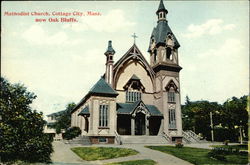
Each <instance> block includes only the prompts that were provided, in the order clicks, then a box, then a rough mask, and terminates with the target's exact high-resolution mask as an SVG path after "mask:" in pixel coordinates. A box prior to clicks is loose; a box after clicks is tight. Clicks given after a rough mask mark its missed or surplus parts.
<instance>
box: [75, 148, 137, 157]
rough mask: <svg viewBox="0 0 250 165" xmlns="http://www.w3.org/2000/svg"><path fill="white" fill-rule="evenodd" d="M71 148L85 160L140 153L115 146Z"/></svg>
mask: <svg viewBox="0 0 250 165" xmlns="http://www.w3.org/2000/svg"><path fill="white" fill-rule="evenodd" d="M71 150H72V151H73V152H75V153H76V154H77V155H78V156H79V157H81V158H82V159H83V160H105V159H113V158H118V157H124V156H130V155H136V154H138V152H137V151H135V150H132V149H128V148H115V147H75V148H71Z"/></svg>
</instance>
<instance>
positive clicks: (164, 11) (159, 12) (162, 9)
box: [156, 0, 168, 21]
mask: <svg viewBox="0 0 250 165" xmlns="http://www.w3.org/2000/svg"><path fill="white" fill-rule="evenodd" d="M156 14H157V15H158V21H161V20H166V15H167V14H168V10H167V9H166V8H165V6H164V3H163V0H160V4H159V7H158V10H157V11H156Z"/></svg>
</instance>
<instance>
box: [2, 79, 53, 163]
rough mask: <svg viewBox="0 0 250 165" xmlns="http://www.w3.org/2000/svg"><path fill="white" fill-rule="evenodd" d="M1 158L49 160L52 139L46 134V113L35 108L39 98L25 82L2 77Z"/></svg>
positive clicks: (11, 159) (8, 159)
mask: <svg viewBox="0 0 250 165" xmlns="http://www.w3.org/2000/svg"><path fill="white" fill-rule="evenodd" d="M0 84H1V87H0V88H1V90H0V109H1V111H0V135H1V136H0V157H1V160H2V161H4V162H6V161H14V160H23V161H28V162H49V161H50V154H51V153H52V152H53V149H52V144H51V143H52V138H51V137H49V136H48V135H46V134H44V133H43V127H44V124H45V121H44V120H43V117H42V113H41V112H40V113H38V112H37V111H35V110H32V109H31V107H30V104H31V103H32V101H33V100H34V99H35V98H36V96H35V95H34V93H31V92H28V91H27V88H26V87H24V86H23V85H21V84H14V85H13V84H10V83H9V82H8V81H7V80H5V79H4V78H2V77H1V79H0Z"/></svg>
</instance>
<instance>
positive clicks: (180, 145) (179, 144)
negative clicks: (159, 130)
mask: <svg viewBox="0 0 250 165" xmlns="http://www.w3.org/2000/svg"><path fill="white" fill-rule="evenodd" d="M175 147H176V148H182V147H183V144H182V143H181V142H177V143H176V144H175Z"/></svg>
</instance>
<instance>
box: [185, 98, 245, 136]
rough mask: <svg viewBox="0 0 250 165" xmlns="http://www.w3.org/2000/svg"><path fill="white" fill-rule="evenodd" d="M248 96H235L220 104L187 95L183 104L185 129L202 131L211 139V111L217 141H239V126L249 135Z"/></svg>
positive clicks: (196, 131)
mask: <svg viewBox="0 0 250 165" xmlns="http://www.w3.org/2000/svg"><path fill="white" fill-rule="evenodd" d="M246 108H247V96H243V97H241V98H239V99H238V98H236V97H233V98H232V99H230V100H227V101H226V102H225V103H224V104H222V105H220V104H218V103H217V102H209V101H194V102H191V101H190V99H189V98H188V97H186V102H185V105H182V114H183V129H184V130H193V131H194V132H195V133H197V134H198V133H202V135H203V136H204V137H206V138H207V139H208V140H211V126H210V112H212V114H213V125H214V137H215V140H217V141H224V140H226V139H228V140H230V141H237V140H238V136H239V127H241V128H242V129H243V130H244V133H245V135H247V128H248V127H247V120H248V112H247V109H246Z"/></svg>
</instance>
